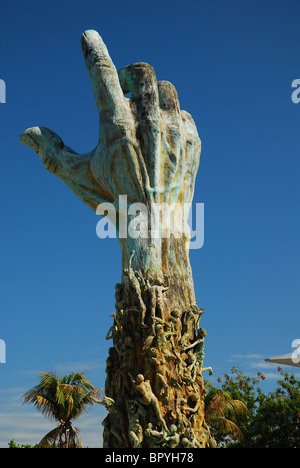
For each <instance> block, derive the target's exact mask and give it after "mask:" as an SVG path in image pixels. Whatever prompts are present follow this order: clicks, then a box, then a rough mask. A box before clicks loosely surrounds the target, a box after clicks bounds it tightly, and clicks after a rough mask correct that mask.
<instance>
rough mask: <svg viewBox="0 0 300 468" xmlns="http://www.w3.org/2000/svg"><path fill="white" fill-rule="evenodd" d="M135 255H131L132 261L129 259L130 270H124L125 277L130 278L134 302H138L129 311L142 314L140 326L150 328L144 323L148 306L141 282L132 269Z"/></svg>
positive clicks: (133, 252)
mask: <svg viewBox="0 0 300 468" xmlns="http://www.w3.org/2000/svg"><path fill="white" fill-rule="evenodd" d="M134 254H135V251H134V250H133V251H132V253H131V255H130V259H129V266H128V268H125V269H124V270H123V274H124V276H127V277H128V280H129V285H130V288H131V290H132V292H133V296H134V300H135V301H136V304H135V305H132V306H130V307H129V310H131V311H136V312H138V313H139V314H140V326H141V327H142V328H148V327H147V325H145V323H144V321H145V314H146V306H145V303H144V301H143V298H142V290H141V285H140V282H139V280H138V279H137V277H136V275H135V272H134V271H133V269H132V267H131V262H132V258H133V256H134Z"/></svg>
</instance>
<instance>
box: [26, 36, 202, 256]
mask: <svg viewBox="0 0 300 468" xmlns="http://www.w3.org/2000/svg"><path fill="white" fill-rule="evenodd" d="M81 46H82V51H83V54H84V58H85V62H86V66H87V69H88V72H89V75H90V77H91V80H92V85H93V90H94V94H95V99H96V104H97V108H98V111H99V117H100V132H99V141H98V145H97V147H96V148H95V149H94V150H92V151H91V152H90V153H86V154H77V153H76V152H75V151H73V150H72V149H71V148H69V147H68V146H66V145H65V144H64V143H63V141H62V139H61V138H60V137H59V136H58V135H57V134H55V133H54V132H52V131H51V130H49V129H47V128H43V127H33V128H29V129H28V130H26V131H25V132H23V133H22V135H21V137H20V141H21V142H22V143H24V144H25V145H27V146H29V147H30V148H32V149H33V150H34V151H36V152H37V153H38V155H39V156H40V157H41V159H42V160H43V162H44V164H45V167H46V168H47V169H48V170H49V171H51V172H53V173H54V174H55V175H56V176H58V177H59V178H60V179H61V180H62V181H63V182H65V184H66V185H67V186H68V187H69V188H70V189H71V190H72V191H73V192H74V193H75V195H77V197H78V198H80V199H81V200H82V201H83V202H84V203H85V204H86V205H88V206H89V207H90V208H91V209H93V210H96V209H97V206H98V204H100V203H102V202H111V203H113V204H115V206H116V208H117V209H118V207H117V202H118V197H119V195H127V199H128V202H129V203H131V202H141V203H144V204H145V205H146V206H148V207H149V206H150V204H151V203H153V202H154V203H167V204H169V205H171V204H172V205H174V204H177V205H176V206H179V205H181V204H183V203H186V204H189V203H191V200H192V197H193V192H194V182H195V177H196V173H197V169H198V164H199V156H200V139H199V136H198V133H197V129H196V126H195V123H194V121H193V119H192V117H191V116H190V114H188V113H187V112H185V111H181V110H180V107H179V101H178V96H177V92H176V89H175V88H174V86H173V85H172V84H171V83H169V82H168V81H157V80H156V76H155V73H154V70H153V68H152V67H151V66H150V65H148V64H146V63H136V64H133V65H128V66H126V67H124V68H122V69H121V70H120V71H119V72H117V70H116V68H115V66H114V64H113V62H112V60H111V58H110V56H109V54H108V51H107V48H106V46H105V44H104V43H103V41H102V38H101V37H100V36H99V34H98V33H97V32H96V31H93V30H88V31H85V32H84V33H83V35H82V39H81ZM129 92H130V93H131V97H130V98H127V97H126V96H125V95H126V94H127V93H129ZM185 221H187V220H185ZM144 244H145V243H144ZM133 249H134V250H135V251H136V252H137V255H136V257H135V259H134V263H135V262H136V261H138V260H140V257H141V255H142V256H143V255H144V254H145V253H144V251H143V252H142V253H141V255H140V249H139V246H137V245H133V244H132V243H130V242H129V243H128V246H127V247H126V248H125V250H127V255H126V256H125V257H126V258H127V260H128V258H129V255H130V253H131V251H132V250H133ZM156 257H157V260H161V256H160V255H158V256H156ZM125 263H126V262H125Z"/></svg>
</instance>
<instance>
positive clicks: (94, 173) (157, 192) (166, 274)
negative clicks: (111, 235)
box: [20, 30, 214, 448]
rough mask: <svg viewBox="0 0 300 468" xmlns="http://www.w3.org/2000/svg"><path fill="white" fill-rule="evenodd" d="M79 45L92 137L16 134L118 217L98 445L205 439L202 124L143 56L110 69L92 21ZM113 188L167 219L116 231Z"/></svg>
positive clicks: (91, 202)
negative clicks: (195, 232) (91, 141)
mask: <svg viewBox="0 0 300 468" xmlns="http://www.w3.org/2000/svg"><path fill="white" fill-rule="evenodd" d="M81 45H82V50H83V54H84V57H85V61H86V65H87V69H88V72H89V75H90V77H91V80H92V85H93V90H94V94H95V99H96V104H97V107H98V111H99V117H100V133H99V142H98V145H97V147H96V148H95V149H94V150H93V151H91V152H90V153H86V154H82V155H79V154H77V153H76V152H75V151H73V150H72V149H70V148H69V147H67V146H66V145H65V144H64V143H63V141H62V140H61V138H60V137H59V136H58V135H56V134H55V133H54V132H52V131H51V130H49V129H47V128H43V127H33V128H30V129H28V130H26V131H25V132H24V133H23V134H22V135H21V137H20V141H21V142H22V143H24V144H26V145H27V146H29V147H31V148H32V149H34V150H35V151H36V152H37V153H38V155H39V156H40V157H41V159H42V160H43V162H44V164H45V166H46V168H47V169H48V170H50V171H51V172H53V173H54V174H55V175H56V176H58V177H59V178H60V179H61V180H62V181H63V182H65V183H66V184H67V185H68V187H69V188H70V189H71V190H72V191H73V192H74V193H75V195H77V197H78V198H80V199H81V200H82V201H83V202H84V203H85V204H86V205H87V206H89V207H90V208H91V209H93V210H96V209H97V206H98V205H99V204H100V203H103V202H109V203H112V204H113V205H114V206H115V209H116V211H117V213H118V215H119V217H118V221H117V223H116V230H117V233H118V235H119V242H120V246H121V252H122V276H121V283H120V284H117V285H116V295H115V297H116V312H115V314H113V324H112V327H111V329H110V330H109V332H108V334H107V337H106V338H107V339H112V340H113V345H112V347H111V348H110V351H109V357H108V359H107V369H106V372H107V379H106V384H105V391H106V397H105V398H104V401H103V404H105V406H106V408H107V410H108V415H107V417H106V418H105V420H104V422H103V426H104V447H114V448H118V447H135V448H139V447H188V448H190V447H194V448H196V447H203V448H205V447H210V446H213V444H214V441H213V439H212V438H211V435H210V431H209V428H208V426H207V425H206V423H205V420H204V403H203V398H204V384H203V377H202V371H203V370H204V368H203V359H204V339H205V336H206V332H205V330H203V329H202V328H200V327H199V321H200V318H201V315H202V313H203V309H199V308H198V306H197V304H196V300H195V294H194V284H193V278H192V271H191V266H190V261H189V241H190V231H189V227H188V224H187V219H188V210H189V207H190V204H191V202H192V198H193V193H194V183H195V177H196V173H197V170H198V165H199V157H200V139H199V136H198V132H197V129H196V126H195V123H194V121H193V119H192V117H191V116H190V114H188V113H187V112H186V111H182V110H180V105H179V101H178V96H177V92H176V89H175V88H174V86H173V85H172V84H171V83H169V82H167V81H157V79H156V76H155V73H154V70H153V68H152V67H151V66H150V65H148V64H146V63H136V64H133V65H129V66H126V67H124V68H122V69H121V70H120V71H119V72H117V70H116V68H115V66H114V64H113V62H112V60H111V58H110V56H109V54H108V51H107V48H106V46H105V45H104V43H103V41H102V39H101V37H100V36H99V34H98V33H97V32H96V31H92V30H89V31H86V32H85V33H84V34H83V35H82V41H81ZM129 92H130V93H131V97H130V98H127V97H126V96H125V94H127V93H129ZM119 195H126V196H127V200H128V203H133V202H139V203H142V204H143V206H145V207H146V208H147V210H148V211H147V212H148V213H150V212H151V207H153V205H154V204H155V206H162V207H168V208H169V212H170V214H171V215H172V220H173V222H172V223H170V222H169V219H168V216H166V213H165V211H164V209H163V210H162V212H160V213H159V216H158V217H157V218H156V220H155V222H154V224H155V223H156V224H155V226H153V219H151V220H150V217H149V215H148V214H146V215H145V216H144V218H143V217H142V216H140V221H141V222H140V224H141V226H140V230H141V232H142V235H140V236H134V237H132V236H130V235H126V236H124V235H123V234H122V235H120V229H121V228H120V219H121V217H122V215H123V216H124V213H122V212H121V210H120V206H119V203H118V200H119ZM187 208H188V209H187ZM153 227H154V228H155V229H154V231H155V233H156V234H155V235H154V234H153V232H154V231H153ZM208 369H209V370H210V368H208Z"/></svg>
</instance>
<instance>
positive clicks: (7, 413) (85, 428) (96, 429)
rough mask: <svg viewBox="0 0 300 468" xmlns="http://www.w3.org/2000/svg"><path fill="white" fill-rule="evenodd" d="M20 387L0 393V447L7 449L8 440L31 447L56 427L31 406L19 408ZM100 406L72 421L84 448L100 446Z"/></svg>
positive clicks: (22, 392)
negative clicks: (78, 431)
mask: <svg viewBox="0 0 300 468" xmlns="http://www.w3.org/2000/svg"><path fill="white" fill-rule="evenodd" d="M25 391H26V390H25V389H24V388H21V387H16V388H7V389H1V390H0V395H1V399H0V448H8V442H9V441H10V440H11V439H15V441H16V442H17V443H19V444H30V445H35V444H36V443H38V442H39V441H40V440H41V439H42V437H43V436H44V435H45V434H47V432H49V431H50V430H51V429H53V428H54V427H55V426H56V422H55V421H49V420H47V419H46V418H45V417H44V416H43V415H42V414H41V413H38V412H37V411H36V410H35V409H34V408H33V407H29V406H23V405H22V398H21V397H22V395H23V394H24V392H25ZM106 414H107V413H106V410H105V408H104V407H103V406H102V405H95V406H94V407H92V408H91V409H90V411H89V412H88V413H87V414H86V413H84V415H83V416H82V417H80V418H78V419H77V420H75V421H74V422H73V424H74V426H76V427H78V429H79V430H80V435H81V438H82V443H83V446H84V447H87V446H88V447H91V448H94V447H95V448H96V447H101V446H102V429H103V428H102V425H101V423H102V421H103V419H104V418H105V416H106Z"/></svg>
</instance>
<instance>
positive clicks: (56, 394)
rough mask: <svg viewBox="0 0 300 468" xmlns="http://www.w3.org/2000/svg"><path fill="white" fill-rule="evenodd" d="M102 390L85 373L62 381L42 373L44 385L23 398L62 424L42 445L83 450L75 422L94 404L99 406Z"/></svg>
mask: <svg viewBox="0 0 300 468" xmlns="http://www.w3.org/2000/svg"><path fill="white" fill-rule="evenodd" d="M99 392H100V389H95V388H94V386H93V385H92V384H91V383H90V382H89V381H88V380H87V379H86V377H85V375H84V374H83V373H71V374H70V375H65V376H64V377H60V376H58V375H56V374H54V373H52V372H42V373H41V378H40V382H39V383H38V385H36V386H35V387H34V388H32V389H31V390H28V392H26V393H25V395H24V396H23V398H24V402H25V403H30V404H33V405H34V406H35V408H36V409H37V410H38V411H40V412H41V413H43V414H44V416H46V417H47V418H49V419H54V420H56V421H58V422H59V423H60V424H59V426H58V427H56V428H55V429H53V430H52V431H50V432H49V433H48V434H46V435H45V437H43V439H42V440H41V441H40V443H39V446H40V447H44V448H46V447H49V446H51V447H53V448H54V447H59V448H81V447H82V444H81V438H80V435H79V431H78V429H77V428H76V427H74V426H72V424H71V421H72V420H73V419H76V418H78V417H79V416H80V415H81V414H82V412H83V411H86V412H87V408H88V407H89V406H92V405H93V404H94V403H99V400H98V396H99Z"/></svg>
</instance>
